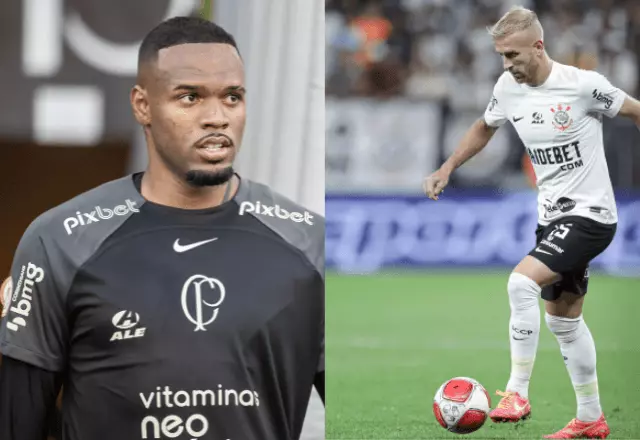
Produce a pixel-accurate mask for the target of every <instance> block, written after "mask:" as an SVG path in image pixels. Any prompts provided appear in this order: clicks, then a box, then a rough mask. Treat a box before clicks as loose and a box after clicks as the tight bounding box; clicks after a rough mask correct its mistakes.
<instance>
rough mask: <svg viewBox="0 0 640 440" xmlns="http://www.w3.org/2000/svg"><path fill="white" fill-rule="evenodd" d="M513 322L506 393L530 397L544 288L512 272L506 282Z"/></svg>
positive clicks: (510, 332) (510, 324)
mask: <svg viewBox="0 0 640 440" xmlns="http://www.w3.org/2000/svg"><path fill="white" fill-rule="evenodd" d="M507 290H508V292H509V305H510V307H511V319H510V320H509V342H510V344H511V376H510V377H509V382H508V383H507V391H516V392H518V393H519V394H520V395H521V396H522V397H524V398H525V399H528V398H529V380H530V379H531V373H532V371H533V363H534V361H535V359H536V351H537V349H538V338H539V335H540V305H539V303H538V298H540V292H541V290H542V289H541V288H540V286H539V285H538V284H537V283H536V282H535V281H533V280H532V279H531V278H529V277H526V276H524V275H522V274H519V273H516V272H513V273H512V274H511V276H509V282H508V283H507Z"/></svg>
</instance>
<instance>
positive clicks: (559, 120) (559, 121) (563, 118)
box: [550, 104, 573, 131]
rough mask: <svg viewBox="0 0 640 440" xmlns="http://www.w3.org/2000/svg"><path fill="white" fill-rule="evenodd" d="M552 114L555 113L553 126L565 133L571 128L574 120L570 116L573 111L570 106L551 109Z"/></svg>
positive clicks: (558, 106)
mask: <svg viewBox="0 0 640 440" xmlns="http://www.w3.org/2000/svg"><path fill="white" fill-rule="evenodd" d="M550 110H551V113H553V126H554V127H555V128H557V129H558V130H560V131H565V130H566V129H567V128H569V127H570V126H571V123H572V122H573V119H571V115H570V114H569V110H571V106H570V105H564V106H563V105H562V104H558V105H557V106H556V107H551V109H550Z"/></svg>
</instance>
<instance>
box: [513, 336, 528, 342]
mask: <svg viewBox="0 0 640 440" xmlns="http://www.w3.org/2000/svg"><path fill="white" fill-rule="evenodd" d="M511 337H512V338H513V339H515V340H516V341H524V340H525V339H527V338H516V337H515V336H511Z"/></svg>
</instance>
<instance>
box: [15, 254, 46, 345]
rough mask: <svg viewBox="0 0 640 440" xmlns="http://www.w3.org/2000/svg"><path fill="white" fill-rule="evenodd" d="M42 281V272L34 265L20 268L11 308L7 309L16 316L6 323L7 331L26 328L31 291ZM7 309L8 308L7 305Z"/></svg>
mask: <svg viewBox="0 0 640 440" xmlns="http://www.w3.org/2000/svg"><path fill="white" fill-rule="evenodd" d="M25 275H26V278H25ZM43 279H44V270H42V269H41V268H39V267H38V266H36V265H35V264H33V263H27V265H26V266H22V271H21V272H20V278H19V279H18V284H17V285H16V289H15V293H14V295H13V297H12V298H11V304H12V306H11V308H10V309H9V312H11V313H14V314H15V315H17V316H12V317H11V318H10V320H9V322H7V328H8V329H9V330H11V331H14V332H17V331H18V330H19V329H20V327H26V326H27V318H28V317H29V314H30V313H31V303H32V302H33V289H34V287H35V285H36V284H38V283H41V282H42V280H43ZM23 283H24V284H23ZM7 307H9V305H8V304H7Z"/></svg>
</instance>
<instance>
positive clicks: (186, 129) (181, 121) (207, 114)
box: [147, 43, 246, 185]
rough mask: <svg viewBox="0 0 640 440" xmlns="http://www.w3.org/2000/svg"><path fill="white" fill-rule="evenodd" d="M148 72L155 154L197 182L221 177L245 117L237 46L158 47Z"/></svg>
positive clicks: (233, 153) (229, 166)
mask: <svg viewBox="0 0 640 440" xmlns="http://www.w3.org/2000/svg"><path fill="white" fill-rule="evenodd" d="M151 72H152V74H151V75H150V77H151V78H152V80H151V81H149V82H148V86H147V98H148V111H149V116H150V124H149V130H150V133H151V136H152V138H153V140H154V144H155V148H156V151H157V153H158V155H159V156H160V158H161V159H162V160H163V161H164V163H165V165H167V166H168V167H169V168H170V169H172V171H173V172H176V173H178V175H179V176H185V178H187V180H190V181H191V183H194V184H196V185H216V184H221V183H224V182H226V181H227V180H228V179H229V178H230V177H231V175H232V165H233V161H234V159H235V157H236V154H237V152H238V149H239V147H240V144H241V142H242V135H243V133H244V127H245V121H246V107H245V94H246V92H245V88H244V85H245V83H244V66H243V64H242V60H241V59H240V56H239V54H238V52H237V50H236V49H235V48H234V47H233V46H231V45H229V44H218V43H201V44H183V45H178V46H173V47H169V48H166V49H162V50H160V52H159V53H158V59H157V62H156V63H155V65H154V66H152V67H151ZM189 174H191V175H192V176H193V175H194V174H197V175H198V176H200V177H199V178H196V179H193V178H192V179H189V178H188V177H187V176H188V175H189Z"/></svg>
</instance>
